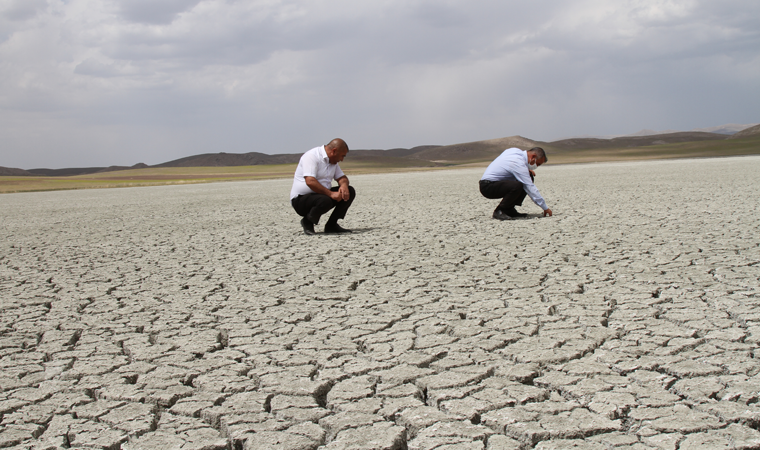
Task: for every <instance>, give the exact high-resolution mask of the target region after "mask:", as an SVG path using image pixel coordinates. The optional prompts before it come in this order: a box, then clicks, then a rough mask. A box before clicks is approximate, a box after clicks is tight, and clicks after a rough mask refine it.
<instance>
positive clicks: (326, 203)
mask: <svg viewBox="0 0 760 450" xmlns="http://www.w3.org/2000/svg"><path fill="white" fill-rule="evenodd" d="M338 189H339V187H338V186H333V187H332V188H331V189H330V190H331V191H333V192H336V191H337V190H338ZM348 193H349V194H350V196H349V198H348V200H343V201H340V202H336V201H335V200H333V199H331V198H330V197H329V196H327V195H324V194H317V193H316V192H315V193H313V194H306V195H299V196H298V197H296V198H294V199H293V200H291V201H290V204H291V205H293V209H295V210H296V212H297V213H298V215H299V216H301V217H306V218H307V219H308V220H310V221H311V223H313V224H318V223H319V218H320V217H322V214H324V213H326V212H327V211H329V210H331V209H333V208H335V210H334V211H333V212H332V214H330V218H329V219H327V223H336V222H337V221H338V220H339V219H343V218H345V217H346V211H348V208H350V207H351V203H353V202H354V197H356V191H355V190H354V188H353V186H349V187H348Z"/></svg>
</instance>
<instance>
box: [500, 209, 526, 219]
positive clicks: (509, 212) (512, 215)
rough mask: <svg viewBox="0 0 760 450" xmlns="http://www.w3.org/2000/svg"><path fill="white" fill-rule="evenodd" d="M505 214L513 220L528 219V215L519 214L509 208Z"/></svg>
mask: <svg viewBox="0 0 760 450" xmlns="http://www.w3.org/2000/svg"><path fill="white" fill-rule="evenodd" d="M504 213H505V214H506V215H508V216H509V217H511V218H513V219H517V218H520V217H528V215H527V214H525V213H519V212H517V210H516V209H514V208H509V209H508V210H506V211H504Z"/></svg>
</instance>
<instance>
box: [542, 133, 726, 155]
mask: <svg viewBox="0 0 760 450" xmlns="http://www.w3.org/2000/svg"><path fill="white" fill-rule="evenodd" d="M727 137H728V136H726V135H725V134H718V133H704V132H696V131H683V132H679V133H668V134H655V135H647V136H621V137H616V138H612V139H596V138H575V139H562V140H559V141H554V142H541V143H540V144H541V145H543V146H544V147H545V150H550V149H551V150H560V151H562V150H591V149H599V148H632V147H644V146H647V145H663V144H675V143H679V142H695V141H718V140H723V139H726V138H727Z"/></svg>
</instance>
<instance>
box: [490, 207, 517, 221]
mask: <svg viewBox="0 0 760 450" xmlns="http://www.w3.org/2000/svg"><path fill="white" fill-rule="evenodd" d="M493 218H494V219H496V220H512V218H511V217H509V216H508V215H507V214H506V213H505V212H504V211H502V210H500V209H497V210H496V211H494V212H493Z"/></svg>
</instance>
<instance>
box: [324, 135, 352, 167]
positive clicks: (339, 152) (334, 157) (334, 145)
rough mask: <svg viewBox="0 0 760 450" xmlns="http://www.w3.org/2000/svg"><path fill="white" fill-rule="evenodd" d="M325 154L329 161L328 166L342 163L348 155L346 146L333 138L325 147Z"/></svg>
mask: <svg viewBox="0 0 760 450" xmlns="http://www.w3.org/2000/svg"><path fill="white" fill-rule="evenodd" d="M325 153H327V157H328V158H329V159H330V164H337V163H339V162H341V161H343V158H345V157H346V155H347V154H348V145H347V144H346V141H344V140H343V139H340V138H335V139H333V140H332V141H330V143H329V144H327V145H325Z"/></svg>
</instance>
